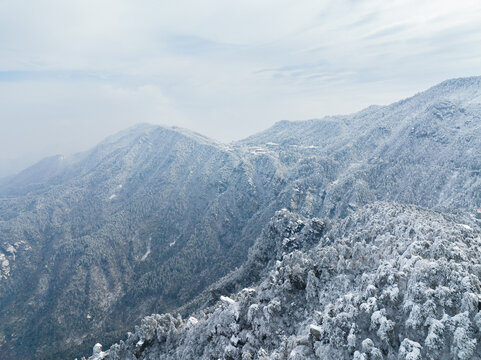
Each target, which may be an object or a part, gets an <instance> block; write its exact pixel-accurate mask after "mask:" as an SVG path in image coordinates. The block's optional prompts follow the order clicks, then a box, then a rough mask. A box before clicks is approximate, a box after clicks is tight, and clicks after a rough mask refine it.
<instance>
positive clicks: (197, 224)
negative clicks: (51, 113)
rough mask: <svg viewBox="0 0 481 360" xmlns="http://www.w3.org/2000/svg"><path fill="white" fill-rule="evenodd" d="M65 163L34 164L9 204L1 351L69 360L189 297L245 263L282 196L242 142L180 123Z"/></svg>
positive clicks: (3, 212) (0, 209)
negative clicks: (263, 208) (245, 156)
mask: <svg viewBox="0 0 481 360" xmlns="http://www.w3.org/2000/svg"><path fill="white" fill-rule="evenodd" d="M61 161H64V160H61V158H58V159H56V163H58V162H61ZM65 161H67V162H68V163H67V164H66V165H63V164H60V165H59V164H53V166H52V162H50V161H49V162H47V163H44V164H39V165H38V166H36V168H33V169H28V170H26V171H25V172H23V173H22V174H20V175H19V176H18V178H19V179H20V180H22V181H19V182H18V183H19V187H17V188H13V186H12V188H10V189H8V190H5V192H6V193H7V195H8V196H6V197H4V198H3V199H2V200H1V202H0V221H1V222H0V225H1V226H0V239H1V241H0V243H1V246H0V251H1V253H2V258H5V261H3V267H2V271H1V282H0V318H1V319H2V321H1V322H0V324H1V325H0V339H3V340H2V341H1V343H2V345H3V346H2V348H1V351H0V354H2V356H1V357H2V359H10V358H12V359H16V358H18V357H21V358H25V359H27V358H29V357H30V356H31V357H32V358H36V359H40V358H43V357H45V358H51V356H54V357H58V358H62V357H64V356H65V355H64V354H63V353H59V354H58V355H52V351H57V350H61V351H62V352H63V351H65V349H66V347H65V344H68V346H71V347H72V348H76V347H78V345H80V344H81V343H82V341H84V339H85V336H86V335H87V334H90V333H94V334H99V333H100V332H102V333H104V336H105V338H106V339H108V337H109V336H112V337H118V336H119V334H120V333H123V331H124V329H125V324H130V323H131V322H132V321H134V320H136V319H137V318H139V317H140V316H141V315H144V314H145V313H146V312H147V313H148V312H151V311H153V310H155V311H165V310H168V309H170V308H172V307H173V306H178V305H179V304H182V303H183V302H185V301H186V300H190V299H191V298H192V297H193V295H195V294H196V293H198V292H199V291H200V290H201V289H203V288H204V287H205V286H206V285H207V284H210V283H212V282H213V281H214V280H216V279H217V278H219V277H220V276H222V275H224V274H225V273H227V272H228V271H229V270H231V269H232V268H233V267H235V266H237V265H240V264H241V262H242V260H243V259H244V258H245V256H246V255H247V248H248V247H249V246H250V244H251V243H252V240H250V239H254V238H255V236H253V235H252V234H251V232H252V231H254V230H255V229H256V227H255V226H251V227H248V226H247V225H248V224H250V223H254V224H255V223H256V221H262V217H260V218H259V219H253V220H250V219H251V218H253V216H254V214H255V213H256V212H257V211H258V209H259V206H260V205H261V204H265V202H266V201H265V200H264V197H267V198H273V197H274V196H275V194H274V191H275V187H272V186H271V185H270V184H267V183H265V184H262V183H256V181H255V179H253V178H252V175H251V173H252V170H251V169H250V167H249V164H246V163H245V161H243V160H242V159H241V158H240V157H239V156H238V155H237V154H236V153H235V152H232V151H230V150H229V149H228V148H227V147H225V146H223V145H218V144H215V143H213V142H211V141H207V140H204V139H202V138H199V137H197V136H192V135H191V134H186V133H184V132H182V131H178V130H169V129H164V128H158V127H148V128H145V127H144V128H143V129H142V131H138V129H135V130H134V131H133V132H132V133H131V132H128V133H126V134H124V135H123V136H118V137H117V138H115V139H113V140H108V141H106V142H104V143H102V144H100V145H99V146H98V147H96V148H95V149H93V150H92V151H90V152H89V153H87V154H81V155H79V156H76V157H74V158H73V159H65ZM39 174H42V176H39ZM32 178H34V179H38V181H37V182H36V183H33V182H28V179H32ZM14 185H15V184H14ZM12 314H15V315H14V316H13V315H12ZM112 314H116V315H115V316H112ZM112 318H115V319H116V322H117V323H116V324H115V325H112V324H109V327H105V320H106V319H112ZM32 324H33V325H32ZM120 329H122V331H121V332H120V333H119V330H120ZM32 349H34V350H35V351H34V352H33V354H34V355H33V356H32V355H31V354H32Z"/></svg>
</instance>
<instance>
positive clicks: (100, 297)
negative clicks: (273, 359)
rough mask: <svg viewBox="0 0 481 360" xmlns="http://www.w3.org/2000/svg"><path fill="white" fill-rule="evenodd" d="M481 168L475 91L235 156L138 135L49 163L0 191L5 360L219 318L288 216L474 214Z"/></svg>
mask: <svg viewBox="0 0 481 360" xmlns="http://www.w3.org/2000/svg"><path fill="white" fill-rule="evenodd" d="M480 153H481V78H479V77H476V78H466V79H456V80H449V81H446V82H444V83H441V84H440V85H438V86H435V87H433V88H431V89H429V90H427V91H426V92H423V93H420V94H417V95H415V96H413V97H412V98H409V99H406V100H403V101H400V102H398V103H395V104H392V105H389V106H383V107H379V106H378V107H370V108H368V109H366V110H364V111H361V112H360V113H357V114H353V115H349V116H335V117H328V118H325V119H321V120H309V121H300V122H286V121H284V122H280V123H278V124H276V125H275V126H273V127H272V128H271V129H269V130H267V131H265V132H263V133H260V134H257V135H254V136H252V137H250V138H248V139H245V140H243V141H240V142H236V143H232V144H229V145H226V144H220V143H218V142H215V141H213V140H209V139H207V138H205V137H203V136H201V135H199V134H196V133H192V132H189V131H187V130H183V129H178V128H165V127H158V126H151V125H145V124H144V125H140V126H137V127H135V128H132V129H128V130H126V131H123V132H121V133H119V134H116V135H114V136H112V137H110V138H108V139H106V140H105V141H104V142H102V143H100V144H99V145H98V146H96V147H95V148H94V149H92V150H90V151H88V152H86V153H81V154H78V155H75V156H71V157H62V156H57V157H53V158H48V159H45V160H44V161H42V162H40V163H38V164H36V165H34V166H33V167H30V168H28V169H26V170H24V171H23V172H21V173H19V174H18V175H16V176H15V177H13V178H10V179H8V180H5V181H3V182H1V183H0V265H1V267H0V358H2V359H6V360H10V359H19V358H22V359H64V358H68V357H72V358H73V357H75V356H79V355H81V354H86V353H87V351H90V348H91V346H92V344H93V342H94V341H100V342H102V343H103V344H104V345H108V344H110V343H112V342H114V341H116V340H118V339H120V338H121V337H122V336H123V335H124V334H125V332H126V331H127V330H131V329H132V326H133V324H135V323H136V322H138V321H140V319H141V318H142V317H143V316H144V315H147V314H151V313H152V312H168V311H174V310H175V309H178V308H179V307H181V306H183V308H181V311H183V312H185V313H188V312H190V311H193V310H195V309H197V308H199V307H201V306H204V305H212V304H213V302H215V301H216V300H217V297H216V296H218V295H219V294H227V293H230V292H231V291H237V290H238V288H239V287H240V283H239V281H238V280H239V278H236V277H235V275H232V274H231V275H232V276H234V277H233V278H229V276H231V275H229V276H228V277H227V278H224V279H223V281H224V282H223V283H222V284H219V283H216V281H217V280H219V279H220V278H221V277H223V276H225V275H227V274H229V272H230V271H232V270H233V269H235V268H236V267H240V268H241V269H242V268H243V269H244V270H245V271H248V273H249V274H251V275H252V278H251V277H249V279H250V280H254V278H258V279H260V278H261V277H262V276H263V274H259V276H256V275H255V271H251V270H249V269H253V268H255V266H254V265H256V264H252V263H251V265H253V266H254V267H251V265H246V264H248V261H249V260H248V250H249V248H250V247H251V246H252V244H253V242H254V239H256V238H257V237H258V236H259V235H260V234H261V232H262V229H263V228H264V226H265V224H267V223H268V222H269V220H270V219H271V218H272V216H274V215H275V213H276V211H277V210H279V209H282V208H286V209H287V210H288V211H293V212H296V213H299V214H300V216H305V217H321V218H329V219H333V220H337V219H342V218H345V217H346V216H348V215H349V214H351V213H353V212H354V211H356V210H357V209H359V208H360V207H362V206H363V205H365V204H369V203H372V202H374V201H378V200H381V201H389V202H391V201H396V202H399V203H411V204H416V205H421V206H424V207H427V208H432V209H437V210H439V211H444V212H471V213H473V212H474V211H475V209H476V208H477V207H480V205H481V178H480V177H479V172H480V171H481V160H480V159H481V154H480ZM323 223H328V221H327V220H323ZM246 260H247V262H246ZM246 266H247V267H246ZM259 269H263V265H262V266H261V267H259ZM249 276H250V275H249ZM229 279H230V280H229ZM250 280H249V281H250ZM212 286H213V287H212ZM209 289H210V290H209ZM211 290H212V291H211ZM206 291H207V292H206ZM209 291H210V292H209ZM209 294H211V295H209Z"/></svg>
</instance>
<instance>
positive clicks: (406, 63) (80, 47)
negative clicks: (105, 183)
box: [0, 0, 481, 156]
mask: <svg viewBox="0 0 481 360" xmlns="http://www.w3.org/2000/svg"><path fill="white" fill-rule="evenodd" d="M0 43H2V47H1V48H0V117H1V120H0V152H1V153H3V154H11V155H12V156H16V155H18V154H20V153H21V152H22V151H25V152H28V151H32V150H34V149H35V148H40V147H42V144H44V143H46V142H50V141H53V140H52V139H51V138H50V137H49V135H48V134H50V133H52V132H53V131H56V132H57V134H58V139H62V140H61V141H60V140H59V141H58V142H59V145H58V146H57V147H56V149H58V150H57V151H59V152H60V151H65V152H68V151H70V150H71V149H70V148H69V147H68V146H67V145H68V144H77V145H76V146H77V148H79V149H80V148H82V146H83V148H86V147H87V146H90V145H91V144H92V143H93V142H95V141H97V140H98V139H99V138H101V137H102V136H104V135H105V134H106V133H112V132H114V131H116V130H117V129H120V128H122V127H126V126H129V125H132V124H135V123H137V122H145V121H150V122H154V123H167V124H177V125H180V126H186V127H189V128H192V129H194V130H197V131H200V132H202V133H204V134H206V135H208V136H212V137H215V138H217V139H225V140H231V139H234V138H239V137H241V136H246V135H248V134H251V133H252V132H254V131H259V130H262V129H264V128H266V127H268V126H269V125H271V124H272V123H273V122H275V121H277V120H280V119H302V118H313V117H321V116H323V115H326V114H331V113H346V112H352V111H355V110H359V109H361V108H362V107H364V106H367V105H369V104H371V103H387V102H390V101H394V100H398V99H399V98H401V97H404V96H408V95H411V94H413V93H415V92H417V91H420V90H422V89H424V88H426V87H428V86H430V85H433V84H435V83H437V82H439V81H442V80H444V79H446V78H451V77H457V76H468V75H477V74H478V72H479V58H481V45H480V44H481V3H479V2H478V1H472V0H459V1H456V2H453V1H434V0H417V1H414V0H393V1H382V0H363V1H353V0H340V1H337V0H336V1H334V0H331V1H327V0H322V1H319V0H316V1H310V0H299V1H295V2H292V1H288V0H264V1H259V0H256V1H254V0H248V1H230V0H229V1H220V0H206V1H202V2H200V1H193V0H190V1H175V2H164V1H156V0H155V1H154V0H143V1H133V0H129V1H127V0H101V1H99V0H95V1H94V0H83V1H61V0H40V1H33V2H32V1H26V0H15V1H12V0H0ZM86 119H89V120H88V121H87V120H86ZM89 121H90V122H89ZM66 124H68V125H66ZM82 124H89V125H88V126H87V125H86V127H90V129H89V131H88V132H85V133H83V134H84V135H85V138H84V139H82V140H76V139H75V136H76V133H75V132H74V131H72V129H76V128H81V127H82V126H84V125H82ZM28 126H30V127H34V128H35V129H36V130H37V134H39V133H44V134H45V136H41V137H38V139H37V140H34V139H31V141H30V140H29V141H28V142H27V141H24V140H23V138H22V136H23V137H24V138H25V135H23V134H22V131H25V129H26V128H28ZM12 133H13V134H14V136H13V137H12V136H11V135H10V134H12ZM12 138H15V139H16V141H13V140H11V139H12ZM7 144H9V145H7ZM66 144H67V145H66ZM4 156H6V155H4Z"/></svg>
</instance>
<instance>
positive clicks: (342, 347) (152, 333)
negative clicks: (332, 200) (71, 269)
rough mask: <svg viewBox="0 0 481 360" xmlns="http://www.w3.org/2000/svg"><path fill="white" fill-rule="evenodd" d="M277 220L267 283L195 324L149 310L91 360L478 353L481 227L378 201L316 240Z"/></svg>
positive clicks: (221, 303) (223, 301)
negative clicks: (280, 228) (279, 227)
mask: <svg viewBox="0 0 481 360" xmlns="http://www.w3.org/2000/svg"><path fill="white" fill-rule="evenodd" d="M280 217H284V219H285V220H284V221H282V224H283V225H284V231H285V234H286V235H287V236H288V237H286V238H284V240H280V239H276V241H278V242H279V243H278V247H279V248H280V249H282V252H281V253H278V255H279V256H280V259H279V260H278V261H277V262H276V263H275V264H274V266H273V268H272V269H271V270H270V272H269V273H268V274H267V275H266V276H265V277H264V278H263V279H262V281H261V282H260V283H258V284H257V283H254V284H251V286H250V287H246V288H245V289H243V290H241V291H240V292H238V293H235V294H233V295H231V296H230V297H226V296H220V298H219V299H218V302H217V303H216V304H215V305H214V306H212V307H210V308H208V309H205V310H202V311H199V312H198V313H196V314H193V315H192V316H191V317H190V318H188V319H182V318H181V317H179V316H177V317H175V316H172V315H170V314H164V315H152V316H149V317H146V318H144V319H143V320H142V323H141V325H140V326H138V327H136V330H135V332H134V333H132V334H129V336H128V338H127V339H126V340H125V342H121V343H120V344H117V345H114V346H112V347H111V348H110V350H108V351H106V352H103V353H101V354H99V355H98V356H97V357H92V358H91V359H94V358H103V359H115V360H119V359H120V360H134V359H146V360H147V359H233V360H234V359H239V360H240V359H333V360H334V359H336V360H338V359H357V360H360V359H406V360H408V359H409V360H413V359H477V358H480V357H481V311H479V307H480V304H481V298H480V296H479V292H480V289H481V265H480V262H481V228H480V227H479V222H478V225H476V221H473V220H472V219H471V220H470V219H469V218H456V217H454V216H446V215H442V214H439V213H435V212H432V211H429V210H426V209H422V208H418V207H414V206H407V205H398V204H386V203H374V204H372V205H369V206H367V207H365V208H363V209H360V210H358V211H357V212H355V213H354V214H352V215H350V216H349V217H347V218H346V219H344V220H342V221H339V222H337V223H335V224H334V226H333V227H332V228H331V229H330V230H329V231H328V232H327V233H326V234H324V235H320V234H319V233H316V232H312V231H311V230H312V227H311V223H310V221H309V220H305V219H302V218H300V217H299V216H296V215H294V214H291V213H288V212H282V213H278V214H277V216H276V219H274V220H273V223H271V224H270V225H269V227H268V228H271V229H272V228H273V227H275V224H276V223H277V224H278V223H279V218H280ZM466 220H467V221H468V222H469V224H470V225H468V224H466V223H462V222H460V221H463V222H466ZM274 233H275V232H272V231H269V230H268V231H266V232H265V233H264V235H263V236H264V237H265V236H268V235H269V234H271V235H272V234H274ZM274 238H276V236H274ZM314 239H315V240H316V245H315V246H314V247H311V246H312V245H310V246H309V245H307V244H312V241H313V240H314ZM258 241H259V242H266V241H267V242H269V240H266V239H263V238H260V239H259V240H258ZM270 241H272V239H270ZM303 241H305V242H306V245H307V248H305V249H301V250H299V249H296V247H293V248H289V247H286V244H289V243H291V242H292V243H296V244H300V243H302V242H303ZM298 246H299V245H298Z"/></svg>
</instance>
